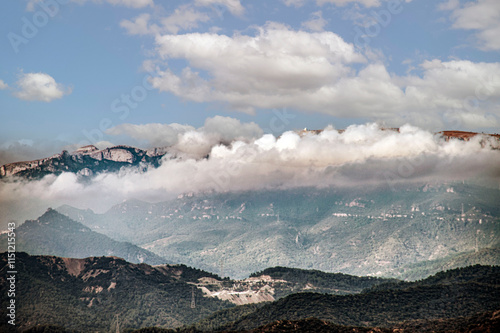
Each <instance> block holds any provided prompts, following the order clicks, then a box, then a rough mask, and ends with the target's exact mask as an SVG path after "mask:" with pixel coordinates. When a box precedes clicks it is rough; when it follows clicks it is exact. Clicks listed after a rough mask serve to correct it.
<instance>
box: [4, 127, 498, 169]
mask: <svg viewBox="0 0 500 333" xmlns="http://www.w3.org/2000/svg"><path fill="white" fill-rule="evenodd" d="M381 130H391V131H396V132H398V131H399V129H398V128H388V129H384V128H382V129H381ZM321 132H322V130H302V131H297V133H298V134H299V135H301V136H304V135H306V134H316V135H317V134H320V133H321ZM338 132H339V133H343V132H344V130H339V131H338ZM435 135H436V136H438V137H439V138H442V139H444V140H446V141H449V140H451V139H457V140H462V141H469V140H470V139H472V138H474V137H476V136H481V137H483V138H485V139H488V138H489V139H492V140H491V142H490V144H491V143H492V142H496V144H492V145H491V148H492V149H500V134H485V133H476V132H464V131H442V132H438V133H436V134H435ZM221 144H223V143H222V142H221ZM165 156H167V158H174V159H175V158H177V157H178V156H177V152H176V151H175V150H174V149H172V147H158V148H151V149H140V148H134V147H130V146H125V145H118V146H114V147H108V148H105V149H98V148H97V147H96V146H94V145H88V146H84V147H81V148H79V149H77V150H76V151H74V152H68V151H67V150H63V151H62V152H61V153H58V154H55V155H53V156H51V157H47V158H42V159H38V160H33V161H25V162H14V163H8V164H5V165H2V166H0V179H1V178H9V177H12V176H17V177H20V178H25V179H40V178H42V177H44V176H46V175H48V174H54V175H59V174H61V173H63V172H71V173H75V174H77V175H79V176H80V177H83V178H85V177H92V176H95V175H97V174H99V173H101V172H103V171H106V172H114V171H118V170H120V168H122V167H141V168H143V169H144V168H149V167H153V168H155V167H158V166H159V165H160V163H161V159H162V158H165Z"/></svg>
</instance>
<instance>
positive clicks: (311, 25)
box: [302, 10, 328, 31]
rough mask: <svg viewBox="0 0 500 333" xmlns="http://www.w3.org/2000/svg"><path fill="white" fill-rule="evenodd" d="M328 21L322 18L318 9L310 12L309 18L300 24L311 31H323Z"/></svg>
mask: <svg viewBox="0 0 500 333" xmlns="http://www.w3.org/2000/svg"><path fill="white" fill-rule="evenodd" d="M327 24H328V22H327V21H326V20H325V19H324V18H323V13H322V12H321V10H320V11H317V12H314V13H312V14H311V19H310V20H309V21H305V22H303V23H302V26H303V27H304V28H306V29H309V30H311V31H323V30H324V28H325V26H326V25H327Z"/></svg>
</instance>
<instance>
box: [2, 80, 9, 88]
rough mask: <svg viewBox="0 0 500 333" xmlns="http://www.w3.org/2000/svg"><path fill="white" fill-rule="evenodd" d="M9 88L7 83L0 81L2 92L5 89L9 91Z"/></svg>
mask: <svg viewBox="0 0 500 333" xmlns="http://www.w3.org/2000/svg"><path fill="white" fill-rule="evenodd" d="M8 87H9V85H8V84H7V83H5V82H3V80H0V90H4V89H7V88H8Z"/></svg>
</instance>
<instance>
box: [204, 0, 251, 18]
mask: <svg viewBox="0 0 500 333" xmlns="http://www.w3.org/2000/svg"><path fill="white" fill-rule="evenodd" d="M195 3H196V4H197V5H198V6H205V7H210V6H224V7H225V8H227V10H229V11H230V12H231V14H233V15H237V16H241V15H243V13H244V12H245V8H244V7H243V6H242V5H241V3H240V0H195Z"/></svg>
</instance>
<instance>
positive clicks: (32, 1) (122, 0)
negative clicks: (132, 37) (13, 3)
mask: <svg viewBox="0 0 500 333" xmlns="http://www.w3.org/2000/svg"><path fill="white" fill-rule="evenodd" d="M89 1H92V2H94V3H103V2H107V3H109V4H111V5H114V6H124V7H129V8H143V7H147V6H153V5H154V2H153V0H69V2H75V3H79V4H84V3H86V2H89ZM39 2H42V0H29V1H28V4H27V5H26V10H28V11H34V10H35V7H36V5H37V4H38V3H39ZM63 3H66V2H63Z"/></svg>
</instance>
